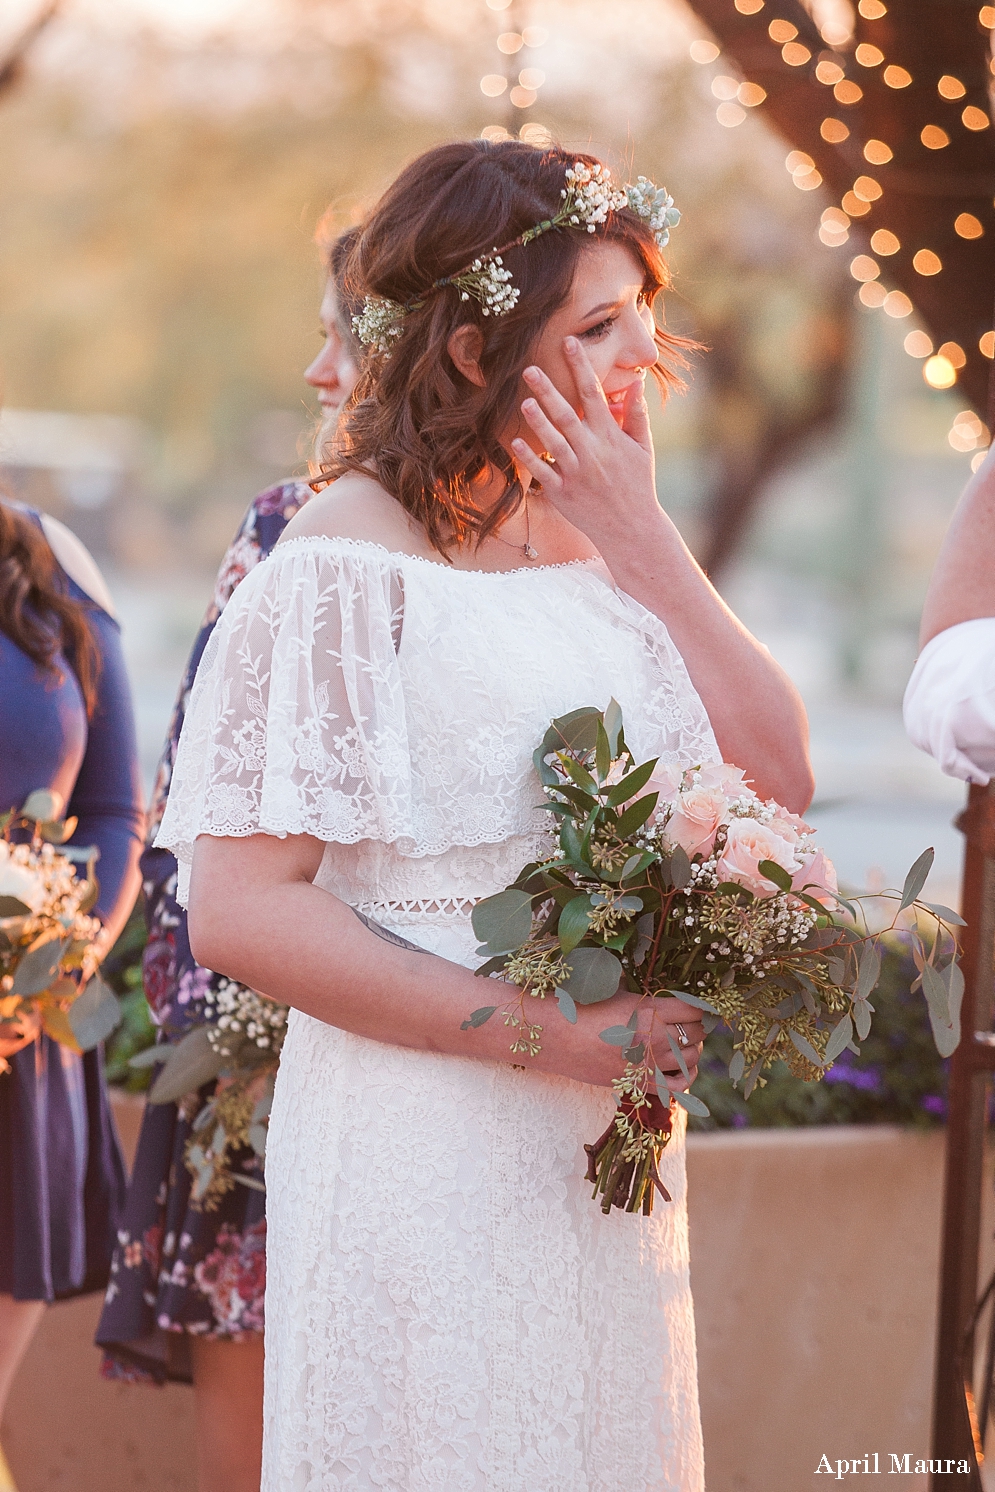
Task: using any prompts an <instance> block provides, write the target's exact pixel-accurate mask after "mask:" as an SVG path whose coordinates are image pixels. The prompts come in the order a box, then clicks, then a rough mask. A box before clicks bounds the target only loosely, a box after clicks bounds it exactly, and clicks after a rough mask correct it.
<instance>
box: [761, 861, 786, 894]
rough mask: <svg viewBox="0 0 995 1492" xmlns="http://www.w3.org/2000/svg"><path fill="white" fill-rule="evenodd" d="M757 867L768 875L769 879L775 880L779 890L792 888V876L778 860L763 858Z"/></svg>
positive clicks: (762, 873) (763, 874)
mask: <svg viewBox="0 0 995 1492" xmlns="http://www.w3.org/2000/svg"><path fill="white" fill-rule="evenodd" d="M757 869H758V870H759V872H760V874H761V875H762V876H766V878H767V880H768V881H773V882H774V885H775V886H776V887H777V888H778V890H779V891H790V890H791V877H790V876H789V874H788V872H787V871H786V870H785V868H784V866H783V865H778V863H777V861H776V860H761V861H760V863H759V864H758V866H757Z"/></svg>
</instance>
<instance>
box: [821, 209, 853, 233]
mask: <svg viewBox="0 0 995 1492" xmlns="http://www.w3.org/2000/svg"><path fill="white" fill-rule="evenodd" d="M820 222H823V223H828V224H831V225H832V226H833V227H834V228H838V229H839V230H840V231H841V232H843V231H845V230H846V229H847V228H849V226H850V219H849V218H848V217H847V215H846V213H845V212H840V210H839V208H838V207H827V208H826V210H825V212H824V213H823V214H822V217H821V219H820Z"/></svg>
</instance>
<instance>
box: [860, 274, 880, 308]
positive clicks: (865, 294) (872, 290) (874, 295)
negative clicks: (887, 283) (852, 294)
mask: <svg viewBox="0 0 995 1492" xmlns="http://www.w3.org/2000/svg"><path fill="white" fill-rule="evenodd" d="M857 299H858V300H859V301H860V304H861V305H862V306H866V307H867V309H868V310H869V311H876V310H878V308H879V307H880V306H883V305H884V303H885V301H886V300H887V299H888V294H887V291H886V290H885V288H884V286H883V285H879V284H878V282H877V280H866V281H865V282H864V284H863V285H861V287H860V289H859V290H858V291H857Z"/></svg>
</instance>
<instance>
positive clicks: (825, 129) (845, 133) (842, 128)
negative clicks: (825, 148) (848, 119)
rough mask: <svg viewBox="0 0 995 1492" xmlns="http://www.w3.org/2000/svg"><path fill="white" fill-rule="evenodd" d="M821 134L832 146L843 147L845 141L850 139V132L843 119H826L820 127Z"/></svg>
mask: <svg viewBox="0 0 995 1492" xmlns="http://www.w3.org/2000/svg"><path fill="white" fill-rule="evenodd" d="M819 134H820V135H821V136H822V138H823V139H824V140H828V141H829V143H830V145H842V143H843V141H844V140H848V139H849V138H850V131H849V130H848V129H847V127H846V125H845V124H844V123H843V121H842V119H824V120H823V121H822V124H821V125H820V126H819Z"/></svg>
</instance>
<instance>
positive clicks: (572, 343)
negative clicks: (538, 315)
mask: <svg viewBox="0 0 995 1492" xmlns="http://www.w3.org/2000/svg"><path fill="white" fill-rule="evenodd" d="M563 345H564V347H565V348H566V349H567V351H568V352H576V351H577V348H578V347H579V346H580V343H579V342H578V341H577V338H576V337H567V338H566V340H565V341H564V343H563Z"/></svg>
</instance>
